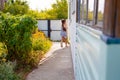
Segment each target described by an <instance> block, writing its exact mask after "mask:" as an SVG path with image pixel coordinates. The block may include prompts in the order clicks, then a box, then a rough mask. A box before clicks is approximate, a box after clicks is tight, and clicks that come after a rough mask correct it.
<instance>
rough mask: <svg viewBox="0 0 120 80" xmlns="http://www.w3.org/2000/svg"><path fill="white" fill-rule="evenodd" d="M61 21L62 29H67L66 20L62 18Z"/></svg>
mask: <svg viewBox="0 0 120 80" xmlns="http://www.w3.org/2000/svg"><path fill="white" fill-rule="evenodd" d="M61 22H62V29H63V31H66V28H65V25H64V24H65V22H66V20H62V21H61Z"/></svg>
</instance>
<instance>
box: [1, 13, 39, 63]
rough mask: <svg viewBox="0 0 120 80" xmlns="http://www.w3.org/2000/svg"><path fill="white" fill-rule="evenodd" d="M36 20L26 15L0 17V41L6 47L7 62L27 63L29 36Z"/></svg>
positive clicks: (30, 42)
mask: <svg viewBox="0 0 120 80" xmlns="http://www.w3.org/2000/svg"><path fill="white" fill-rule="evenodd" d="M36 23H37V22H36V20H35V19H33V18H32V17H29V16H27V15H24V16H12V15H10V14H1V16H0V41H1V42H2V43H4V44H5V45H6V46H7V50H8V55H7V59H8V60H17V62H18V63H21V64H23V65H24V64H29V63H27V62H28V61H27V59H29V57H30V53H31V51H32V40H31V36H32V33H33V30H34V28H36V27H35V25H36Z"/></svg>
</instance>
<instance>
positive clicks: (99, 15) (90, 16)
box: [88, 11, 103, 20]
mask: <svg viewBox="0 0 120 80" xmlns="http://www.w3.org/2000/svg"><path fill="white" fill-rule="evenodd" d="M88 20H93V11H89V13H88ZM98 20H103V13H102V12H100V11H99V12H98Z"/></svg>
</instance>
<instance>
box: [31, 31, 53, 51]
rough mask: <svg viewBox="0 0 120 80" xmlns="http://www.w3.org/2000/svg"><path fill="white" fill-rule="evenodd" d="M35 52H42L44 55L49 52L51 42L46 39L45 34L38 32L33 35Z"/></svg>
mask: <svg viewBox="0 0 120 80" xmlns="http://www.w3.org/2000/svg"><path fill="white" fill-rule="evenodd" d="M32 45H33V50H35V51H36V50H41V51H43V52H44V53H45V52H47V51H48V50H49V49H50V47H51V42H50V40H49V39H48V38H46V37H45V34H44V33H43V32H37V33H35V34H33V44H32Z"/></svg>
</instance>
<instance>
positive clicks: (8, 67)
mask: <svg viewBox="0 0 120 80" xmlns="http://www.w3.org/2000/svg"><path fill="white" fill-rule="evenodd" d="M13 69H14V66H13V64H12V63H11V62H3V63H0V80H21V78H20V77H19V76H18V75H17V74H15V73H14V70H13Z"/></svg>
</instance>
